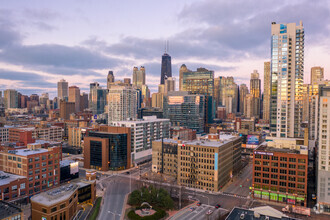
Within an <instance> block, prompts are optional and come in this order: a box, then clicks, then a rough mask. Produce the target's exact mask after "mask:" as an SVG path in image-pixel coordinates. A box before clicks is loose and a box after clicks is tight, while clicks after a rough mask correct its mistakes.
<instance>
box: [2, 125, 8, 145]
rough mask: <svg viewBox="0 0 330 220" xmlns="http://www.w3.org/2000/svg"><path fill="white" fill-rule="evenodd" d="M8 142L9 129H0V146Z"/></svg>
mask: <svg viewBox="0 0 330 220" xmlns="http://www.w3.org/2000/svg"><path fill="white" fill-rule="evenodd" d="M8 141H9V128H8V127H0V144H3V143H6V142H8Z"/></svg>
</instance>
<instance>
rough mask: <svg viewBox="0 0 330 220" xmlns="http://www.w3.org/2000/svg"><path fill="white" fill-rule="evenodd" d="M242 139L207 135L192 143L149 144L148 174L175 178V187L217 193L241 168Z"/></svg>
mask: <svg viewBox="0 0 330 220" xmlns="http://www.w3.org/2000/svg"><path fill="white" fill-rule="evenodd" d="M241 144H242V138H241V137H236V136H232V135H225V134H220V136H219V135H218V134H209V135H208V137H207V138H204V139H202V140H194V141H177V140H173V139H164V140H163V141H162V140H156V141H154V142H153V160H152V171H153V172H163V173H167V174H169V175H173V176H175V175H176V177H177V182H178V184H179V185H182V186H186V187H192V188H198V189H203V190H208V191H219V190H220V189H221V188H222V187H223V186H224V185H225V184H226V183H227V182H228V181H230V180H231V178H232V177H233V175H234V174H235V173H236V172H238V170H239V169H240V168H241V163H240V161H241Z"/></svg>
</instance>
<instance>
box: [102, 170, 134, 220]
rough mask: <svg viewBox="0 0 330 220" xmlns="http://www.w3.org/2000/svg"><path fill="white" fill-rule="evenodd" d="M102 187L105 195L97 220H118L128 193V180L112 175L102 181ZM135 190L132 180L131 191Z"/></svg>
mask: <svg viewBox="0 0 330 220" xmlns="http://www.w3.org/2000/svg"><path fill="white" fill-rule="evenodd" d="M103 185H104V186H105V193H104V197H103V204H102V206H101V212H100V214H99V217H98V219H100V220H102V219H107V220H120V216H121V213H122V208H123V206H124V200H125V196H126V194H127V193H129V192H130V179H129V178H127V177H121V176H117V175H114V176H111V177H110V178H107V179H106V180H105V181H103ZM135 188H136V182H135V180H134V179H132V190H134V189H135Z"/></svg>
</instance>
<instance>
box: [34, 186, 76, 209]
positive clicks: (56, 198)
mask: <svg viewBox="0 0 330 220" xmlns="http://www.w3.org/2000/svg"><path fill="white" fill-rule="evenodd" d="M77 188H78V185H77V184H74V183H71V184H65V185H63V186H60V187H57V188H55V189H52V190H48V191H46V192H42V193H39V194H37V195H35V196H33V197H31V201H32V202H36V203H40V204H42V205H45V206H52V205H54V204H58V203H60V202H64V201H66V200H68V199H69V198H70V196H72V194H73V193H74V192H75V191H76V190H77Z"/></svg>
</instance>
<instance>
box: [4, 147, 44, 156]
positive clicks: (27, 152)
mask: <svg viewBox="0 0 330 220" xmlns="http://www.w3.org/2000/svg"><path fill="white" fill-rule="evenodd" d="M46 152H48V150H47V149H43V148H39V149H35V150H30V149H17V150H9V151H8V153H10V154H15V155H18V156H29V155H33V154H40V153H46Z"/></svg>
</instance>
